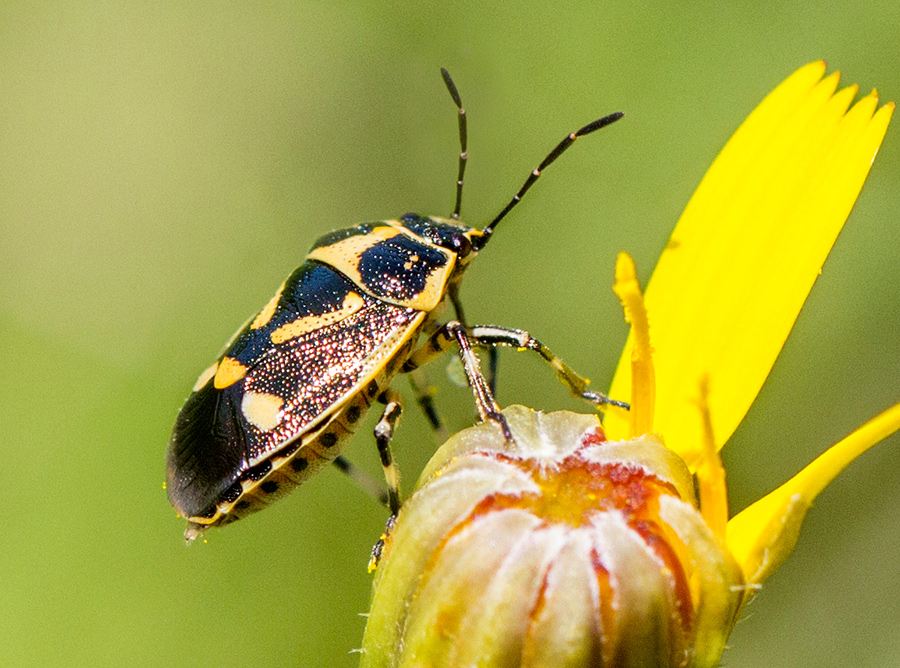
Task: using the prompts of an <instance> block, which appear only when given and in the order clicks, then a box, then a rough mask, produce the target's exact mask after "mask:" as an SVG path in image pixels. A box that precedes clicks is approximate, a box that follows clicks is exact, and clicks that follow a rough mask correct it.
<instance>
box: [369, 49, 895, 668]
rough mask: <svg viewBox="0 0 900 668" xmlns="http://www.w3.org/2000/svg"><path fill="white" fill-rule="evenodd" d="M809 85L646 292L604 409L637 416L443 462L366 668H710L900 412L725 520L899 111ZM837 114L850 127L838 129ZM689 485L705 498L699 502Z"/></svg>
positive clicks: (466, 445)
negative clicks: (759, 416)
mask: <svg viewBox="0 0 900 668" xmlns="http://www.w3.org/2000/svg"><path fill="white" fill-rule="evenodd" d="M824 71H825V65H824V63H821V62H817V63H812V64H810V65H807V66H806V67H803V68H801V69H800V70H798V71H797V72H796V73H795V74H793V75H792V76H791V77H790V78H788V79H787V80H786V81H785V82H784V83H783V84H782V85H781V86H779V87H778V88H777V89H776V90H775V91H773V92H772V93H771V94H770V95H769V96H768V97H767V98H766V99H765V100H764V101H763V103H762V104H761V105H760V106H759V107H758V108H757V109H756V110H755V111H754V112H753V113H752V114H751V116H750V117H749V118H748V119H747V120H746V121H745V122H744V124H743V125H742V126H741V127H740V129H739V130H738V131H737V133H736V134H735V135H734V137H733V138H732V139H731V140H730V141H729V143H728V144H727V145H726V147H725V148H724V150H723V151H722V153H721V154H720V156H719V157H718V158H717V160H716V161H715V163H714V164H713V166H712V167H711V168H710V170H709V172H708V173H707V175H706V177H705V178H704V179H703V182H702V183H701V185H700V187H699V188H698V190H697V192H696V193H695V195H694V197H693V198H692V199H691V201H690V203H689V204H688V206H687V208H686V210H685V212H684V214H683V216H682V218H681V220H680V221H679V223H678V225H677V226H676V228H675V231H674V232H673V234H672V238H671V240H670V242H669V244H668V245H667V247H666V250H665V251H664V252H663V255H662V257H661V258H660V261H659V263H658V265H657V267H656V270H655V271H654V274H653V276H652V278H651V280H650V282H649V284H648V287H647V290H646V294H642V292H641V289H640V287H639V285H638V283H637V280H636V277H635V270H634V265H633V262H632V261H631V258H630V257H629V256H628V255H627V254H624V253H622V254H620V256H619V258H618V261H617V264H616V280H615V286H614V289H615V291H616V293H617V294H618V295H619V297H620V299H621V301H622V303H623V306H624V308H625V312H626V318H627V320H628V321H629V322H630V323H631V325H632V332H631V335H630V337H629V340H628V342H627V344H626V347H625V350H624V351H623V354H622V358H621V361H620V364H619V367H618V370H617V372H616V375H615V377H614V380H613V383H612V387H611V390H610V395H611V396H614V397H616V398H629V397H630V399H631V406H632V409H631V411H630V412H629V413H625V412H624V411H622V412H613V411H612V410H611V411H610V412H609V414H608V415H607V420H606V423H605V425H604V426H603V427H602V428H601V426H600V424H599V421H598V419H597V417H596V416H586V415H577V414H574V413H568V412H559V413H552V414H548V415H543V414H540V413H537V412H535V411H532V410H531V409H526V408H522V407H515V406H514V407H511V408H509V409H507V410H505V411H504V414H505V415H506V416H507V420H508V421H509V424H510V428H511V430H512V432H513V434H514V435H515V438H516V443H515V444H509V443H506V442H505V441H504V439H503V438H502V436H500V434H499V430H498V429H497V427H496V426H495V425H493V424H482V425H478V426H476V427H473V428H471V429H467V430H465V431H463V432H460V433H459V434H457V435H456V436H454V437H453V438H451V439H450V440H449V441H448V442H447V443H445V444H444V446H442V447H441V449H440V450H439V451H438V453H437V454H436V455H435V457H434V458H433V459H432V462H431V463H430V464H429V466H428V468H427V469H426V471H425V472H424V473H423V475H422V477H421V479H420V483H419V485H418V487H417V491H416V492H415V493H414V494H413V495H412V497H410V499H409V500H408V501H407V503H406V504H405V505H404V507H403V509H402V511H401V513H400V516H399V518H398V521H397V525H396V528H395V530H394V532H393V534H392V535H390V536H388V538H387V542H386V545H385V551H384V556H383V560H382V564H381V566H380V567H379V571H378V574H377V576H376V582H375V593H374V598H373V605H372V611H371V615H370V619H369V624H368V626H367V629H366V636H365V640H364V647H363V661H362V663H363V665H364V666H391V667H397V666H435V667H437V666H474V665H477V666H548V667H549V666H573V667H574V666H691V667H697V668H699V667H702V666H717V665H719V660H720V657H721V654H722V651H723V649H724V646H725V641H726V640H727V638H728V635H729V634H730V632H731V629H732V627H733V625H734V622H735V620H736V619H737V618H738V616H739V614H740V611H741V610H742V609H743V607H744V606H745V605H746V603H747V601H748V600H749V599H750V598H751V597H752V596H753V594H754V593H755V592H756V591H757V590H758V588H759V586H760V585H761V583H762V582H763V581H764V580H765V579H766V578H767V577H768V576H769V575H770V574H771V573H772V572H773V571H774V570H775V569H776V568H778V566H779V565H780V564H781V563H783V561H784V559H785V558H786V557H787V556H788V555H789V554H790V552H791V550H792V549H793V547H794V544H795V542H796V539H797V535H798V533H799V530H800V525H801V523H802V520H803V518H804V516H805V514H806V511H807V510H808V509H809V507H810V505H811V503H812V501H813V499H814V498H815V497H816V495H817V494H818V493H819V492H821V491H822V489H824V487H825V486H827V485H828V483H830V482H831V481H832V480H833V479H834V477H835V476H836V475H837V474H838V473H840V472H841V471H842V470H843V469H844V468H845V467H846V466H847V465H848V464H849V463H850V462H852V461H853V460H854V459H855V458H856V457H857V456H859V455H860V454H861V453H862V452H864V451H865V450H866V449H868V448H869V447H871V446H872V445H874V444H875V443H877V442H878V441H880V440H881V439H883V438H885V437H886V436H888V435H889V434H891V433H893V432H895V431H897V430H898V429H900V404H898V405H896V406H894V407H892V408H890V409H888V410H887V411H885V412H883V413H881V414H880V415H878V416H877V417H875V418H873V419H872V420H871V421H870V422H868V423H867V424H865V425H863V426H862V427H861V428H859V429H858V430H856V431H855V432H853V433H852V434H851V435H850V436H848V437H847V438H845V439H844V440H842V441H841V442H840V443H838V444H837V445H835V446H833V447H832V448H831V449H829V450H828V451H827V452H825V453H824V454H823V455H822V456H820V457H819V458H818V459H816V460H815V461H814V462H813V463H812V464H810V465H809V466H808V467H807V468H805V469H804V470H803V471H801V472H800V473H799V474H798V475H797V476H795V477H794V478H792V479H791V480H790V481H788V482H787V483H785V484H784V485H783V486H782V487H780V488H778V489H777V490H775V491H774V492H772V493H771V494H769V495H767V496H766V497H764V498H763V499H761V500H759V501H758V502H756V503H755V504H753V505H751V506H750V507H749V508H747V509H746V510H744V511H743V512H741V513H739V514H738V515H737V516H735V517H733V518H730V519H729V516H728V506H727V494H726V487H725V472H724V469H723V468H722V465H721V462H720V460H719V456H718V451H719V449H720V448H721V447H722V446H723V445H724V443H725V442H726V441H727V440H728V438H729V437H730V436H731V435H732V433H733V432H734V430H735V429H736V428H737V425H738V424H739V423H740V421H741V420H742V419H743V417H744V415H745V414H746V412H747V410H748V409H749V407H750V404H751V403H752V402H753V400H754V399H755V397H756V395H757V393H758V392H759V390H760V388H761V386H762V384H763V382H764V380H765V378H766V376H767V375H768V373H769V371H770V369H771V368H772V365H773V363H774V361H775V358H776V357H777V355H778V353H779V351H780V350H781V347H782V345H783V344H784V341H785V339H786V337H787V335H788V333H789V331H790V329H791V327H792V325H793V323H794V321H795V319H796V317H797V315H798V313H799V311H800V308H801V306H802V304H803V302H804V301H805V299H806V296H807V295H808V293H809V291H810V289H811V287H812V284H813V283H814V281H815V279H816V276H817V275H818V273H819V271H820V269H821V267H822V264H823V262H824V261H825V258H826V256H827V254H828V251H829V250H830V248H831V246H832V245H833V243H834V241H835V239H836V237H837V235H838V232H839V231H840V229H841V227H842V225H843V223H844V221H845V220H846V218H847V215H848V214H849V211H850V208H851V207H852V205H853V203H854V201H855V200H856V197H857V195H858V193H859V191H860V189H861V187H862V184H863V181H864V180H865V177H866V175H867V174H868V170H869V168H870V166H871V163H872V160H873V159H874V157H875V153H876V152H877V149H878V147H879V145H880V144H881V141H882V139H883V137H884V133H885V131H886V129H887V125H888V122H889V120H890V116H891V113H892V111H893V104H892V103H889V104H886V105H884V106H883V107H881V108H880V109H878V110H877V111H876V107H877V97H876V94H875V93H874V92H873V93H872V94H871V95H869V96H867V97H865V98H863V99H862V100H861V101H859V102H858V103H857V104H856V105H854V106H853V107H852V108H850V104H851V102H852V100H853V97H854V95H855V94H856V90H857V89H856V87H855V86H854V87H849V88H845V89H843V90H842V91H839V92H837V93H836V92H835V91H836V88H837V83H838V75H837V74H834V75H831V76H828V77H825V78H824V79H823V78H822V77H823V75H824ZM848 109H849V110H848ZM695 486H696V491H697V494H696V496H695Z"/></svg>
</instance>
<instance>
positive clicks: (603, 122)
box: [473, 111, 625, 251]
mask: <svg viewBox="0 0 900 668" xmlns="http://www.w3.org/2000/svg"><path fill="white" fill-rule="evenodd" d="M624 115H625V114H624V113H623V112H621V111H617V112H615V113H614V114H610V115H609V116H604V117H603V118H598V119H597V120H596V121H593V122H592V123H588V124H587V125H585V126H584V127H583V128H581V129H580V130H578V131H577V132H571V133H569V134H568V135H567V136H566V138H565V139H563V140H562V141H561V142H559V144H557V145H556V148H554V149H553V150H552V151H550V154H549V155H548V156H547V157H546V158H544V160H543V162H541V164H540V165H538V166H537V168H536V169H534V170H533V171H532V172H531V174H529V175H528V178H527V179H526V180H525V183H524V185H523V186H522V187H521V188H519V192H517V193H516V194H515V196H513V198H512V200H510V202H509V204H507V205H506V207H505V208H504V209H503V211H501V212H500V213H498V214H497V216H496V217H495V218H494V220H492V221H491V222H490V223H488V224H487V225H485V227H484V229H482V230H481V236H480V237H478V238H476V239H475V240H474V241H475V242H477V248H475V250H476V251H478V250H481V249H482V248H484V246H485V244H487V242H488V239H490V238H491V235H492V234H493V233H494V228H495V227H497V223H499V222H500V221H501V220H503V218H504V217H505V216H506V214H508V213H509V212H510V211H511V210H512V208H513V207H514V206H515V205H516V204H518V203H519V202H520V201H521V200H522V197H524V196H525V193H526V192H528V189H529V188H531V186H533V185H534V182H535V181H537V180H538V179H539V178H540V176H541V174H542V173H543V171H544V170H545V169H547V167H549V166H550V165H551V164H553V161H554V160H556V159H557V158H558V157H559V156H561V155H562V154H563V153H564V152H565V150H566V149H567V148H569V147H570V146H571V145H572V144H573V143H574V142H575V140H576V139H578V138H579V137H583V136H584V135H587V134H590V133H592V132H594V131H595V130H599V129H600V128H605V127H606V126H607V125H609V124H610V123H615V122H616V121H617V120H619V119H620V118H622V116H624ZM473 246H475V243H473Z"/></svg>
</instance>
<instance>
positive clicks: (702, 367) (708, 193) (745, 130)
mask: <svg viewBox="0 0 900 668" xmlns="http://www.w3.org/2000/svg"><path fill="white" fill-rule="evenodd" d="M824 71H825V64H824V63H822V62H818V63H812V64H810V65H807V66H806V67H803V68H801V69H800V70H798V71H797V72H796V73H794V74H793V75H792V76H791V77H789V78H788V79H787V80H786V81H785V82H784V83H782V84H781V85H780V86H779V87H778V88H776V89H775V90H774V91H773V92H772V93H771V94H769V96H768V97H767V98H766V99H765V100H764V101H763V102H762V103H761V104H760V106H759V107H758V108H757V109H756V110H755V111H754V112H753V113H752V114H751V115H750V117H749V118H748V119H747V120H746V121H745V122H744V123H743V124H742V125H741V127H740V128H739V129H738V131H737V132H736V133H735V135H734V136H733V137H732V138H731V140H730V141H729V142H728V144H727V145H726V146H725V148H724V149H723V150H722V153H721V154H720V155H719V157H718V158H717V159H716V161H715V162H714V163H713V165H712V167H711V168H710V170H709V172H708V173H707V174H706V176H705V177H704V179H703V181H702V183H701V184H700V186H699V188H698V189H697V192H696V193H695V194H694V196H693V197H692V198H691V201H690V202H689V203H688V206H687V208H686V209H685V212H684V214H682V217H681V220H679V222H678V225H677V226H676V228H675V231H674V232H673V233H672V237H671V239H670V240H669V243H668V245H667V247H666V249H665V251H664V252H663V254H662V257H661V258H660V260H659V263H658V265H657V267H656V270H655V271H654V273H653V276H652V277H651V279H650V282H649V284H648V286H647V290H646V294H645V303H646V306H647V311H648V313H649V317H650V328H651V336H652V338H653V347H654V350H655V355H654V363H655V367H656V410H655V418H654V428H655V430H656V431H658V432H660V433H662V434H663V435H664V436H665V439H666V444H667V445H668V446H669V447H670V448H672V449H673V450H675V451H676V452H677V453H678V454H680V455H681V456H682V457H684V458H685V460H686V461H687V462H688V464H689V465H690V466H691V467H692V468H695V467H696V463H697V456H698V454H699V452H700V448H701V444H702V443H703V431H704V427H703V420H702V416H701V413H700V411H699V410H698V409H697V406H698V399H699V394H700V386H701V381H702V379H703V378H704V377H706V378H708V382H709V385H708V388H709V395H708V406H709V411H710V419H711V421H712V431H713V433H714V434H715V437H716V445H717V446H718V447H721V446H722V445H723V444H724V443H725V442H726V441H727V440H728V438H729V437H730V436H731V434H732V433H733V432H734V430H735V429H736V428H737V425H738V424H739V423H740V421H741V420H742V419H743V417H744V415H745V414H746V412H747V410H748V409H749V407H750V405H751V404H752V403H753V400H754V399H755V398H756V395H757V393H758V392H759V389H760V387H761V386H762V384H763V381H765V379H766V376H767V375H768V373H769V371H770V369H771V368H772V365H773V363H774V362H775V358H776V357H777V355H778V352H779V351H780V350H781V347H782V346H783V345H784V341H785V339H786V338H787V335H788V333H789V331H790V329H791V327H792V326H793V323H794V321H795V320H796V318H797V315H798V313H799V311H800V307H801V306H802V305H803V302H804V301H805V299H806V296H807V295H808V294H809V291H810V289H811V288H812V285H813V283H814V282H815V279H816V276H817V275H818V274H819V272H820V269H821V267H822V264H823V263H824V261H825V258H826V256H827V255H828V251H829V250H830V249H831V246H832V245H833V243H834V241H835V238H836V237H837V235H838V232H840V229H841V227H842V226H843V223H844V220H845V219H846V217H847V215H848V214H849V212H850V208H851V207H852V206H853V202H854V201H855V200H856V197H857V195H858V194H859V191H860V189H861V188H862V184H863V181H864V180H865V177H866V175H867V174H868V171H869V168H870V166H871V163H872V160H873V159H874V157H875V154H876V152H877V150H878V147H879V145H880V144H881V140H882V138H883V137H884V133H885V131H886V129H887V124H888V121H889V120H890V116H891V112H892V111H893V103H889V104H887V105H885V106H883V107H882V108H881V109H880V110H879V111H878V112H877V113H875V115H874V117H873V112H874V111H875V107H876V106H877V98H876V97H875V95H874V93H873V94H872V95H869V96H868V97H866V98H864V99H863V100H861V101H860V102H858V103H857V104H856V105H855V106H854V107H853V108H852V109H851V110H850V111H849V112H847V108H848V107H849V105H850V103H851V101H852V98H853V96H854V95H855V93H856V88H855V87H850V88H845V89H844V90H842V91H840V92H838V93H836V94H835V92H834V91H835V89H836V87H837V82H838V75H837V74H833V75H831V76H828V77H826V78H824V79H821V77H822V74H823V73H824ZM631 349H632V337H630V338H629V341H628V344H627V345H626V348H625V350H624V351H623V354H622V358H621V360H620V362H619V367H618V370H617V372H616V375H615V378H614V380H613V384H612V388H611V389H610V396H614V397H628V396H630V386H631V378H630V376H631V373H630V366H631V356H632V353H631ZM627 427H628V425H627V423H626V422H625V421H624V420H623V419H622V418H621V417H620V416H618V415H617V414H615V413H614V412H612V411H611V412H610V414H609V415H608V419H607V422H606V428H607V431H608V432H609V433H610V436H611V438H621V437H624V435H625V434H627V431H628V428H627Z"/></svg>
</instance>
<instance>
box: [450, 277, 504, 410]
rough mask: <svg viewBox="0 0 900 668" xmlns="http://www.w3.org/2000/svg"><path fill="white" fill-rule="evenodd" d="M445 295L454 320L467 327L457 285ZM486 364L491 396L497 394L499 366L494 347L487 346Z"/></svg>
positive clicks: (452, 284)
mask: <svg viewBox="0 0 900 668" xmlns="http://www.w3.org/2000/svg"><path fill="white" fill-rule="evenodd" d="M447 294H448V295H449V297H450V303H452V304H453V310H454V311H456V319H457V320H459V322H460V323H462V325H463V327H468V326H469V324H468V321H467V320H466V316H465V314H464V313H463V307H462V302H461V301H460V299H459V283H451V284H450V288H449V289H448V291H447ZM487 351H488V364H487V373H485V374H484V377H485V378H487V382H488V387H489V388H491V394H494V395H496V394H497V370H498V368H499V366H500V355H499V354H498V351H497V348H496V347H495V346H488V349H487Z"/></svg>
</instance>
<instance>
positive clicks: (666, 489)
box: [362, 406, 742, 668]
mask: <svg viewBox="0 0 900 668" xmlns="http://www.w3.org/2000/svg"><path fill="white" fill-rule="evenodd" d="M504 415H505V416H506V419H507V421H508V422H509V425H510V428H511V430H512V433H513V435H514V437H515V443H507V442H506V441H505V440H504V439H503V436H502V435H501V433H500V430H499V429H498V428H497V427H496V426H495V425H494V424H491V423H485V424H480V425H478V426H475V427H472V428H470V429H467V430H465V431H462V432H460V433H458V434H456V435H455V436H454V437H453V438H451V439H450V440H449V441H447V443H445V444H444V446H443V447H442V448H441V449H440V450H439V451H438V452H437V454H436V455H435V457H434V458H433V459H432V461H431V463H430V464H429V466H428V467H427V468H426V470H425V472H424V473H423V475H422V478H421V480H420V482H419V485H418V487H417V491H416V492H415V493H414V494H413V495H412V496H411V497H410V498H409V499H408V500H407V502H406V504H405V505H404V506H403V508H402V510H401V512H400V515H399V517H398V520H397V523H396V525H395V528H394V530H393V532H392V534H391V535H389V536H388V537H387V539H386V543H385V548H384V551H383V556H382V561H381V564H380V565H379V567H378V572H377V574H376V580H375V590H374V597H373V603H372V609H371V613H370V616H369V622H368V625H367V628H366V634H365V639H364V644H363V658H362V665H363V666H365V667H376V666H377V667H388V666H390V667H392V668H393V667H401V666H403V667H406V666H430V667H434V668H438V667H441V666H447V667H449V666H454V667H459V666H475V665H477V666H479V667H485V668H487V667H492V666H528V667H531V666H534V667H537V666H541V667H548V668H550V667H555V666H560V667H562V666H565V667H575V666H716V665H718V660H719V657H720V656H721V653H722V650H723V648H724V644H725V640H726V638H727V637H728V634H729V633H730V631H731V627H732V625H733V623H734V617H735V614H736V612H737V609H738V606H739V603H740V599H741V585H742V581H741V575H740V570H739V569H738V567H737V565H736V564H735V562H734V561H733V559H732V558H731V557H730V555H729V554H728V552H727V551H726V550H724V549H723V548H722V546H721V545H720V544H719V542H718V541H717V540H716V538H715V536H714V535H713V533H712V531H711V530H710V529H709V527H707V525H706V524H705V522H704V521H703V518H702V517H701V515H700V513H699V512H698V510H697V504H696V500H695V497H694V488H693V480H692V477H691V474H690V472H689V471H688V469H687V467H686V466H685V464H684V462H683V461H682V460H681V459H680V458H679V457H678V456H677V455H675V454H674V453H672V452H671V451H670V450H668V449H667V448H666V447H665V446H664V445H663V444H662V443H661V442H660V440H659V439H658V437H656V436H654V435H652V434H648V435H645V436H642V437H640V438H635V439H632V440H628V441H615V442H612V441H607V440H606V438H605V436H604V433H603V430H602V427H601V425H600V422H599V420H598V418H597V417H596V416H594V415H580V414H576V413H570V412H565V411H563V412H557V413H549V414H542V413H539V412H535V411H532V410H531V409H528V408H523V407H521V406H513V407H510V408H508V409H506V410H505V411H504Z"/></svg>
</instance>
